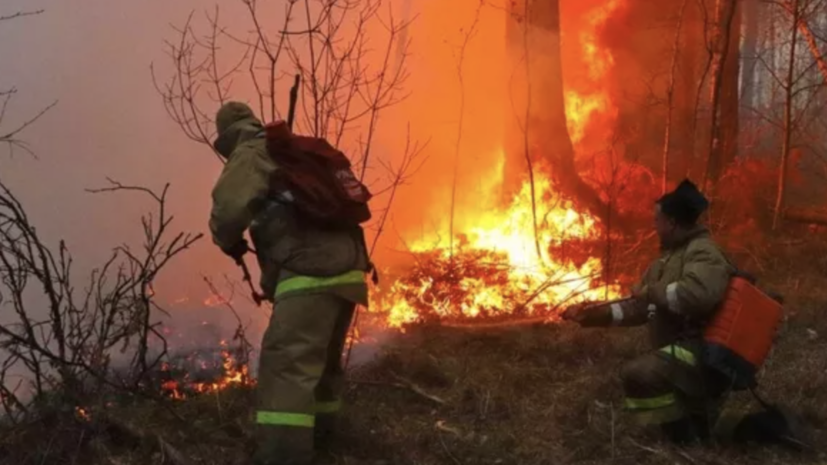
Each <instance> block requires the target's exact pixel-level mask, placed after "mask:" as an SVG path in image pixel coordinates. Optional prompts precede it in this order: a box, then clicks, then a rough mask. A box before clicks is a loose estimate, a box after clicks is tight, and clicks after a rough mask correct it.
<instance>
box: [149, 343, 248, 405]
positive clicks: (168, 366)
mask: <svg viewBox="0 0 827 465" xmlns="http://www.w3.org/2000/svg"><path fill="white" fill-rule="evenodd" d="M219 345H220V349H219V350H217V351H214V350H199V351H193V352H192V353H189V354H188V355H186V356H178V357H175V358H173V359H172V360H171V361H170V362H164V363H163V364H162V365H161V368H160V377H161V391H162V393H163V394H164V395H165V396H168V397H170V398H173V399H186V398H187V397H189V396H192V395H198V394H209V393H214V392H218V391H221V390H223V389H226V388H228V387H231V386H253V385H255V380H254V379H253V378H252V377H251V376H250V373H249V364H248V362H247V360H246V358H247V357H246V356H240V355H241V354H239V352H242V351H240V350H235V351H233V350H230V348H229V346H228V344H227V341H223V340H222V341H221V342H220V344H219ZM234 352H235V353H234Z"/></svg>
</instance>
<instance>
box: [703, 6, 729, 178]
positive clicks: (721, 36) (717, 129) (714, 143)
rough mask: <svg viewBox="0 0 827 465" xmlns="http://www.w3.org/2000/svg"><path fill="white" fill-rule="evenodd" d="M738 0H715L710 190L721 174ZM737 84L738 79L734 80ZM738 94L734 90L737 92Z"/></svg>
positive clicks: (707, 175)
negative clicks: (728, 72) (724, 100)
mask: <svg viewBox="0 0 827 465" xmlns="http://www.w3.org/2000/svg"><path fill="white" fill-rule="evenodd" d="M736 1H737V0H718V3H717V5H716V8H715V10H716V14H715V34H714V35H713V39H712V45H713V47H714V49H713V50H714V55H713V58H712V68H711V70H710V71H711V74H710V75H711V77H712V79H711V82H710V91H711V92H710V93H711V95H710V115H711V118H710V140H709V147H708V148H709V151H708V152H707V158H706V170H705V171H704V178H703V183H702V186H704V187H705V189H706V190H707V191H708V193H709V191H710V190H711V189H712V188H713V186H714V183H715V181H717V179H718V176H719V175H720V171H721V166H722V164H723V160H724V155H723V151H724V140H723V137H724V131H723V129H722V127H721V121H722V118H721V116H722V115H721V113H722V111H721V110H722V104H721V100H722V95H723V96H725V97H727V96H728V94H727V93H724V91H723V89H724V85H723V84H724V81H725V78H724V75H725V70H726V63H727V56H728V55H729V51H730V36H731V35H733V34H732V26H733V23H734V22H735V17H736V16H737V15H736ZM736 85H737V82H736ZM736 95H737V94H736Z"/></svg>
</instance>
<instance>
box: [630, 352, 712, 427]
mask: <svg viewBox="0 0 827 465" xmlns="http://www.w3.org/2000/svg"><path fill="white" fill-rule="evenodd" d="M699 353H700V346H699V345H697V344H675V345H670V346H666V347H663V348H661V349H659V350H657V351H654V352H651V353H648V354H646V355H643V356H640V357H638V358H636V359H634V360H632V361H631V362H629V363H628V364H626V366H624V367H623V370H622V372H621V378H622V381H623V389H624V391H625V394H626V399H625V409H626V410H627V411H628V412H629V413H630V414H631V416H632V418H633V420H635V422H636V423H638V424H641V425H666V424H670V423H674V422H677V421H679V420H683V419H685V418H693V419H697V420H705V422H706V425H705V426H706V427H707V428H711V427H712V425H713V424H714V422H715V419H716V417H717V415H718V412H719V410H720V408H721V404H722V400H723V398H724V396H723V395H722V394H723V393H724V391H725V388H724V387H723V386H722V385H721V382H720V380H719V379H717V378H716V377H714V376H712V375H711V373H710V372H709V370H707V369H705V368H704V367H703V366H702V364H701V363H700V356H699Z"/></svg>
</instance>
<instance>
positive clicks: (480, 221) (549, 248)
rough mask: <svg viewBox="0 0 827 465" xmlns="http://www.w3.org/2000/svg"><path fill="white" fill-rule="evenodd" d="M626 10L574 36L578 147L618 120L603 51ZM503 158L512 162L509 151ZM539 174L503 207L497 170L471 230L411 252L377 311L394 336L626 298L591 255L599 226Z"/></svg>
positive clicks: (570, 121)
mask: <svg viewBox="0 0 827 465" xmlns="http://www.w3.org/2000/svg"><path fill="white" fill-rule="evenodd" d="M623 4H624V2H623V0H612V1H610V2H604V3H603V4H602V5H596V6H594V7H593V8H592V9H590V10H589V12H588V14H587V15H586V16H585V18H586V19H585V20H583V22H582V24H581V27H580V29H579V30H578V31H577V34H574V35H572V36H570V37H573V38H574V40H575V41H576V43H577V47H578V48H579V50H580V51H581V53H580V54H579V55H580V56H581V57H582V58H580V66H579V67H578V68H580V69H581V70H582V72H581V73H580V75H579V77H578V78H577V79H573V82H570V85H567V86H565V88H564V92H563V97H564V105H565V112H566V120H567V125H566V126H567V128H564V130H565V129H568V136H567V137H569V138H570V140H571V142H572V143H573V144H574V146H575V147H577V146H578V144H579V143H580V142H582V141H584V139H585V138H586V137H587V135H589V134H591V130H592V129H594V128H591V127H590V125H597V124H602V123H604V122H607V121H608V120H613V119H614V117H615V116H616V110H615V109H614V108H613V104H612V101H611V97H610V95H609V93H608V90H607V88H606V81H607V76H608V75H609V73H610V72H611V70H612V69H613V67H614V64H615V63H614V57H613V56H612V53H611V50H610V49H608V48H607V47H602V46H601V44H600V40H599V36H600V34H599V32H600V30H601V28H602V27H603V26H604V25H605V23H606V22H607V20H608V19H609V18H610V17H611V16H612V15H613V14H615V13H616V12H617V11H618V9H619V8H620V7H621V6H622V5H623ZM515 11H518V12H519V8H516V10H515ZM521 44H522V43H521ZM520 56H522V55H520ZM540 120H542V115H540ZM510 150H514V147H512V148H511V149H510ZM524 150H528V148H526V149H524ZM548 150H551V151H554V150H556V148H553V147H549V148H548ZM500 152H501V153H500V154H498V155H499V156H498V157H497V159H499V160H502V163H508V161H507V160H509V157H507V156H506V153H505V152H506V150H505V149H501V151H500ZM538 155H540V154H538ZM531 170H532V171H533V172H532V173H531V176H529V173H525V176H524V178H523V179H524V180H523V181H522V183H521V187H520V189H519V191H518V192H517V193H516V194H515V195H514V196H513V198H511V199H510V201H509V202H507V203H506V205H505V206H503V205H502V202H501V201H499V199H497V198H496V195H492V194H487V193H492V192H498V188H499V186H500V185H502V183H503V181H504V179H503V177H502V173H503V166H498V167H497V170H496V171H494V170H492V171H491V172H490V173H489V175H488V176H487V177H486V179H485V181H483V182H484V183H486V184H488V186H486V187H488V188H487V189H481V193H480V194H479V195H481V196H482V197H483V198H478V199H477V200H478V201H477V202H475V205H474V206H473V207H472V208H473V211H467V208H466V210H465V211H463V212H462V213H461V215H460V216H461V217H462V219H463V221H462V223H463V227H462V228H460V229H459V230H446V229H445V228H443V230H441V231H439V233H438V234H436V236H435V237H433V238H425V239H420V240H418V241H416V242H414V243H412V244H408V245H407V248H408V250H409V252H411V254H412V255H413V258H414V265H413V266H412V267H411V269H410V270H409V271H408V273H407V274H406V275H404V276H402V277H399V278H398V279H397V280H396V281H395V282H393V283H392V284H391V285H390V287H389V288H387V289H383V290H380V292H379V296H378V297H377V298H376V301H375V302H374V303H373V305H372V306H373V308H374V309H375V310H373V311H374V312H386V313H387V320H386V322H387V324H388V325H389V326H391V327H403V326H405V325H407V324H413V323H422V322H428V321H438V322H439V323H441V324H469V323H468V322H469V321H472V322H473V323H471V324H475V323H478V322H479V323H482V322H483V321H485V322H487V323H490V322H492V320H493V321H494V322H509V321H515V320H525V319H535V318H542V319H546V318H553V317H554V316H555V315H556V313H557V310H558V309H559V308H560V307H561V306H563V305H567V304H570V303H572V302H577V301H583V300H602V299H607V298H613V297H617V296H618V295H619V292H620V290H619V288H618V286H616V285H613V283H607V282H605V280H604V277H603V273H602V271H603V263H602V259H601V257H600V256H599V254H596V253H594V252H593V250H594V248H593V247H590V245H593V244H598V243H600V241H603V240H605V231H604V228H603V225H602V224H601V223H600V220H599V219H597V218H595V217H594V216H593V215H591V214H590V213H588V212H587V210H586V209H585V208H581V206H579V205H578V203H577V199H576V198H573V197H571V196H566V195H563V193H562V192H561V191H560V190H559V187H560V186H558V185H556V183H555V179H554V176H553V174H554V172H555V171H554V170H555V167H554V166H551V165H549V164H548V163H543V160H539V159H538V160H536V161H535V162H534V166H533V167H532V168H531ZM448 210H449V208H448V206H446V208H445V212H446V214H447V213H448ZM451 214H453V213H451ZM449 229H450V228H449Z"/></svg>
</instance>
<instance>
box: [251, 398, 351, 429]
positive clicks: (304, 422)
mask: <svg viewBox="0 0 827 465" xmlns="http://www.w3.org/2000/svg"><path fill="white" fill-rule="evenodd" d="M341 409H342V401H341V400H333V401H330V402H316V406H315V409H314V410H315V413H316V414H321V415H330V414H334V413H338V412H339V411H340V410H341ZM256 423H258V424H259V425H271V426H297V427H303V428H312V427H314V426H315V425H316V416H315V415H307V414H304V413H287V412H263V411H260V412H256Z"/></svg>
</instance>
